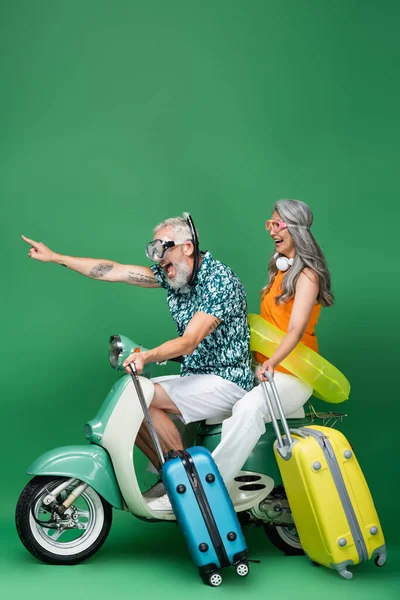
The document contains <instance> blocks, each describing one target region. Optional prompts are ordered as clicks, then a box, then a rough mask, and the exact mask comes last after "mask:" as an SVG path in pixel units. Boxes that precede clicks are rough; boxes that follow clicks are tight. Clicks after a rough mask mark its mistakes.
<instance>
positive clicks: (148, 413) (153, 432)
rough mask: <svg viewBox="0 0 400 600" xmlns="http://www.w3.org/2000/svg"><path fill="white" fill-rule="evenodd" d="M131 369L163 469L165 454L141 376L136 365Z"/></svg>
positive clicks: (133, 364)
mask: <svg viewBox="0 0 400 600" xmlns="http://www.w3.org/2000/svg"><path fill="white" fill-rule="evenodd" d="M129 368H130V370H131V377H132V381H133V385H134V386H135V390H136V393H137V395H138V398H139V402H140V404H141V407H142V410H143V414H144V420H145V422H146V425H147V429H148V431H149V434H150V437H151V439H152V440H153V444H154V448H155V451H156V453H157V457H158V460H159V461H160V465H161V467H162V466H163V464H164V463H165V458H164V453H163V451H162V448H161V444H160V440H159V439H158V435H157V433H156V430H155V429H154V425H153V421H152V420H151V416H150V412H149V409H148V407H147V404H146V399H145V397H144V394H143V390H142V386H141V385H140V380H139V375H138V372H137V369H136V365H135V363H133V362H132V363H129Z"/></svg>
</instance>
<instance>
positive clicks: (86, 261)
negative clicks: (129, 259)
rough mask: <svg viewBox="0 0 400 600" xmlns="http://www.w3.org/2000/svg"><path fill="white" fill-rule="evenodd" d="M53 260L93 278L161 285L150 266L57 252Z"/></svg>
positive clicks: (142, 285)
mask: <svg viewBox="0 0 400 600" xmlns="http://www.w3.org/2000/svg"><path fill="white" fill-rule="evenodd" d="M53 262H55V263H57V264H59V265H62V266H64V267H67V268H68V269H71V270H72V271H76V272H77V273H80V274H81V275H85V276H86V277H90V278H91V279H99V280H100V281H108V282H123V283H130V284H131V285H137V286H141V287H159V284H158V283H157V280H156V278H155V276H154V274H153V272H152V271H151V269H150V268H149V267H141V266H134V265H122V264H120V263H117V262H114V261H112V260H106V259H102V258H80V257H77V256H66V255H63V254H56V255H55V258H54V261H53Z"/></svg>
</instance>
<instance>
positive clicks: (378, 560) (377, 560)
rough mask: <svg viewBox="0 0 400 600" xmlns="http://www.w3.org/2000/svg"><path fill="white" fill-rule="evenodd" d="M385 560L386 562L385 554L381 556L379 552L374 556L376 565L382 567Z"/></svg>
mask: <svg viewBox="0 0 400 600" xmlns="http://www.w3.org/2000/svg"><path fill="white" fill-rule="evenodd" d="M385 562H386V557H385V556H381V555H380V554H378V555H377V556H375V558H374V563H375V564H376V566H377V567H383V565H384V564H385Z"/></svg>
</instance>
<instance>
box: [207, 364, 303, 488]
mask: <svg viewBox="0 0 400 600" xmlns="http://www.w3.org/2000/svg"><path fill="white" fill-rule="evenodd" d="M274 379H275V384H276V387H277V389H278V393H279V396H280V399H281V402H282V406H283V412H284V413H285V415H287V416H290V415H292V414H293V413H295V412H296V411H298V409H299V408H301V407H302V406H303V404H304V403H305V402H306V401H307V400H308V399H309V398H310V396H311V395H312V387H311V386H310V385H308V384H307V383H304V381H301V380H300V379H298V378H297V377H294V376H293V375H287V374H286V373H280V372H279V371H275V375H274ZM267 385H268V386H269V383H267ZM270 395H271V399H272V400H273V396H272V391H271V393H270ZM273 406H274V402H273ZM276 416H277V418H279V417H278V414H277V413H276ZM269 421H271V418H270V416H269V414H268V409H267V404H266V402H265V396H264V391H263V389H262V386H261V385H258V386H256V387H254V388H253V389H252V390H251V391H250V392H248V393H247V394H245V395H244V396H243V398H241V399H240V400H239V401H238V402H236V404H235V405H234V407H233V409H232V416H231V417H229V418H228V419H225V421H224V422H223V424H222V435H221V442H220V443H219V444H218V446H217V447H216V448H215V450H214V452H213V457H214V460H215V462H216V463H217V466H218V468H219V470H220V472H221V475H222V477H223V479H224V481H225V484H226V485H227V486H229V485H230V484H231V483H232V481H233V479H234V477H235V476H236V475H237V474H238V472H239V471H240V469H241V468H242V466H243V465H244V463H245V462H246V460H247V458H248V456H249V454H250V453H251V451H252V450H253V448H254V446H255V445H256V444H257V442H258V440H259V438H260V437H261V436H262V434H263V433H264V432H265V424H266V423H268V422H269ZM266 475H268V473H266Z"/></svg>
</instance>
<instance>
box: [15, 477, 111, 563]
mask: <svg viewBox="0 0 400 600" xmlns="http://www.w3.org/2000/svg"><path fill="white" fill-rule="evenodd" d="M63 481H67V479H66V478H63V477H56V476H54V477H44V476H38V477H34V478H33V479H32V480H31V481H30V482H29V483H28V485H27V486H26V487H25V488H24V490H23V491H22V493H21V496H20V497H19V499H18V503H17V508H16V511H15V522H16V527H17V532H18V535H19V537H20V539H21V541H22V543H23V544H24V546H25V548H26V549H27V550H28V551H29V552H30V553H31V554H33V556H35V557H36V558H38V559H39V560H42V561H43V562H46V563H49V564H53V565H75V564H77V563H80V562H82V561H84V560H86V559H87V558H89V556H91V555H92V554H94V553H95V552H96V551H97V550H98V549H99V548H100V547H101V546H102V545H103V543H104V542H105V540H106V538H107V536H108V533H109V531H110V527H111V522H112V508H111V506H110V505H109V504H108V502H106V501H105V500H104V498H102V497H101V496H99V494H98V493H97V492H96V491H95V490H94V489H93V488H91V487H87V488H86V489H85V490H84V492H83V493H82V494H81V495H80V496H79V498H77V499H76V500H75V501H74V504H73V505H72V506H71V509H70V510H69V511H68V512H67V513H66V514H65V515H64V516H62V517H61V518H60V517H59V515H57V514H56V513H55V512H54V511H52V510H51V509H49V508H48V507H46V506H45V505H44V504H43V501H44V499H45V498H46V496H48V494H49V493H51V491H52V490H54V489H55V488H56V487H58V486H59V485H60V483H62V482H63ZM79 483H81V482H79V481H76V480H75V482H71V486H70V487H67V489H66V490H64V491H63V492H61V494H59V496H58V497H57V499H56V500H57V502H59V503H61V502H63V501H64V500H65V499H66V498H67V497H68V496H69V494H70V493H71V492H72V491H73V490H74V488H76V487H77V485H78V484H79Z"/></svg>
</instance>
